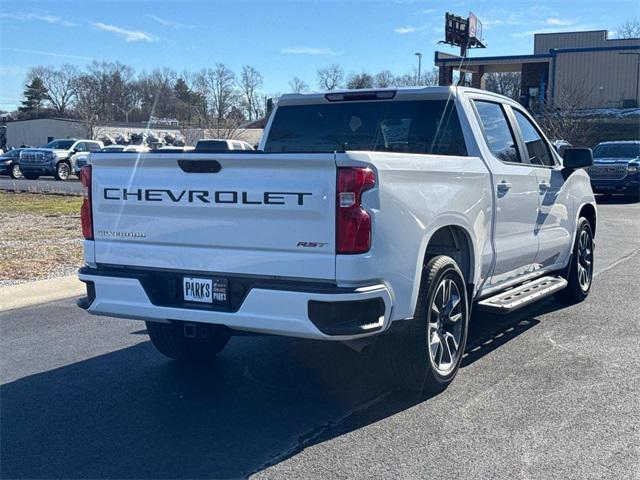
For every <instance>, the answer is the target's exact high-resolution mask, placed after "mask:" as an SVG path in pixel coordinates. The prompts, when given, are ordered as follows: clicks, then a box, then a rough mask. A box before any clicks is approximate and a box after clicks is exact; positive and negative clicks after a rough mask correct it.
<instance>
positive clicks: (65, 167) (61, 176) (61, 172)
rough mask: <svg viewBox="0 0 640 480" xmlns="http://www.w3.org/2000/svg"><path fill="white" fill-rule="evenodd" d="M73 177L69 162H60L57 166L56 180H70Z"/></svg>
mask: <svg viewBox="0 0 640 480" xmlns="http://www.w3.org/2000/svg"><path fill="white" fill-rule="evenodd" d="M70 175H71V166H70V165H69V164H68V163H67V162H60V163H58V165H57V166H56V173H55V177H56V180H63V181H64V180H68V179H69V176H70Z"/></svg>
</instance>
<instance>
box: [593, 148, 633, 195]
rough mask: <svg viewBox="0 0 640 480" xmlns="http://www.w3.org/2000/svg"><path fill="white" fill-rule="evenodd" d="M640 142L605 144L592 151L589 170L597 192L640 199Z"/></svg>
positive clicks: (594, 189)
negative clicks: (591, 164) (591, 163)
mask: <svg viewBox="0 0 640 480" xmlns="http://www.w3.org/2000/svg"><path fill="white" fill-rule="evenodd" d="M639 170H640V140H630V141H616V142H603V143H600V144H598V146H597V147H596V148H595V149H594V150H593V166H592V167H591V168H589V169H588V172H589V176H590V177H591V187H592V188H593V191H594V193H604V194H613V193H620V194H623V195H628V196H633V197H635V198H640V173H639Z"/></svg>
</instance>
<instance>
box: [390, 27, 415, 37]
mask: <svg viewBox="0 0 640 480" xmlns="http://www.w3.org/2000/svg"><path fill="white" fill-rule="evenodd" d="M416 30H417V29H416V27H411V26H407V27H398V28H395V29H394V30H393V31H394V32H396V33H399V34H400V35H404V34H406V33H413V32H415V31H416Z"/></svg>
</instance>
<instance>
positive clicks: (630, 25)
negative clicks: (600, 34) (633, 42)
mask: <svg viewBox="0 0 640 480" xmlns="http://www.w3.org/2000/svg"><path fill="white" fill-rule="evenodd" d="M617 32H618V33H617V36H618V38H640V20H638V17H634V18H628V19H627V20H625V22H624V23H623V24H622V25H620V26H619V27H618V28H617Z"/></svg>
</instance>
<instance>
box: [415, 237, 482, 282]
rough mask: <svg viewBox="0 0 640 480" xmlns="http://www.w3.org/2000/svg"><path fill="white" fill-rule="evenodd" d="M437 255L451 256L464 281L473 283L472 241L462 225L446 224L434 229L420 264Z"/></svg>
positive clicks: (423, 264)
mask: <svg viewBox="0 0 640 480" xmlns="http://www.w3.org/2000/svg"><path fill="white" fill-rule="evenodd" d="M438 255H447V256H448V257H451V258H453V259H454V260H455V261H456V263H457V264H458V267H459V268H460V271H461V272H462V275H463V277H464V279H465V282H467V284H470V283H473V278H474V273H475V271H474V268H475V264H474V250H473V242H472V240H471V236H470V235H469V233H468V232H467V230H466V229H465V228H464V227H461V226H459V225H447V226H444V227H441V228H439V229H438V230H436V231H435V232H434V233H433V235H431V237H430V238H429V241H428V243H427V247H426V250H425V253H424V259H423V262H422V266H423V267H424V266H425V265H426V264H427V263H429V260H431V259H432V258H434V257H436V256H438Z"/></svg>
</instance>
